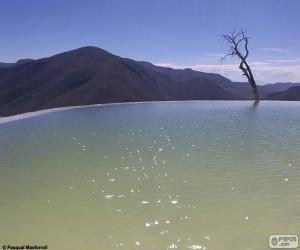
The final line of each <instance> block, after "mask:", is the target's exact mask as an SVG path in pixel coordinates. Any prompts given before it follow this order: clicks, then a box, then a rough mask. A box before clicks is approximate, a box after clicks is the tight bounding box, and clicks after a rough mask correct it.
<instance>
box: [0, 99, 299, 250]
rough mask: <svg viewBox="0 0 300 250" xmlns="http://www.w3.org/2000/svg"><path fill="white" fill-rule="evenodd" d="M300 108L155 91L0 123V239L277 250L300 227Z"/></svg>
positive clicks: (53, 244) (71, 245)
mask: <svg viewBox="0 0 300 250" xmlns="http://www.w3.org/2000/svg"><path fill="white" fill-rule="evenodd" d="M299 110H300V103H297V102H261V103H260V104H259V105H258V106H253V104H252V103H251V102H237V101H235V102H222V101H215V102H213V101H192V102H155V103H144V104H128V105H113V106H103V107H88V108H81V109H72V110H65V111H59V112H52V113H46V114H42V115H39V116H34V117H30V118H26V119H21V120H17V121H12V122H8V123H3V124H0V171H1V172H0V222H1V223H0V244H48V246H49V249H62V250H65V249H72V250H77V249H78V250H79V249H80V250H82V249H105V250H110V249H126V250H127V249H128V250H129V249H130V250H131V249H145V250H148V249H149V250H150V249H151V250H156V249H157V250H161V249H174V248H177V249H212V250H217V249H225V250H226V249H228V250H232V249H251V250H254V249H255V250H256V249H257V250H261V249H268V237H269V235H271V234H279V233H281V234H300V209H299V208H300V163H299V162H300V153H299V151H300V150H299V149H300V126H299V124H300V112H299Z"/></svg>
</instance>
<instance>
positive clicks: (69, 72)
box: [0, 47, 238, 116]
mask: <svg viewBox="0 0 300 250" xmlns="http://www.w3.org/2000/svg"><path fill="white" fill-rule="evenodd" d="M214 78H220V79H226V78H224V77H222V76H220V75H215V74H209V73H202V72H197V71H193V70H191V69H186V70H175V69H170V68H163V67H158V66H155V65H153V64H151V63H147V62H137V61H134V60H131V59H127V58H122V57H119V56H115V55H113V54H110V53H109V52H107V51H105V50H102V49H99V48H96V47H83V48H79V49H76V50H72V51H68V52H64V53H61V54H58V55H54V56H52V57H48V58H43V59H39V60H29V61H25V62H23V63H21V64H20V63H16V64H14V65H11V66H10V67H2V68H0V116H7V115H13V114H18V113H24V112H28V111H34V110H39V109H46V108H53V107H61V106H71V105H85V104H95V103H111V102H132V101H153V100H191V99H209V100H228V99H237V98H238V97H236V96H234V95H232V94H230V93H228V92H227V91H226V90H223V89H222V88H221V87H220V86H218V84H217V83H216V81H215V80H214Z"/></svg>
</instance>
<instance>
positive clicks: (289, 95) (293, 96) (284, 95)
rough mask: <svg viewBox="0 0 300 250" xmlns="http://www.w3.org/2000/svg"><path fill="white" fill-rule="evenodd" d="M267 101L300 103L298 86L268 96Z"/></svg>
mask: <svg viewBox="0 0 300 250" xmlns="http://www.w3.org/2000/svg"><path fill="white" fill-rule="evenodd" d="M266 99H268V100H288V101H300V86H297V87H291V88H288V89H287V90H285V91H281V92H276V93H273V94H271V95H269V96H268V97H267V98H266Z"/></svg>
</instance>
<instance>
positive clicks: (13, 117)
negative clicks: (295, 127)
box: [0, 100, 297, 125]
mask: <svg viewBox="0 0 300 250" xmlns="http://www.w3.org/2000/svg"><path fill="white" fill-rule="evenodd" d="M228 101H230V102H251V103H253V102H254V101H253V100H176V101H144V102H114V103H99V104H87V105H78V106H64V107H58V108H49V109H42V110H37V111H31V112H26V113H22V114H17V115H11V116H2V117H1V116H0V125H1V124H4V123H8V122H13V121H18V120H23V119H26V118H31V117H35V116H39V115H43V114H48V113H53V112H60V111H65V110H70V109H81V108H92V107H102V106H103V107H105V106H116V105H133V104H151V103H160V102H168V103H169V102H228ZM262 101H263V102H286V101H280V100H262ZM262 101H261V102H262ZM291 102H293V101H291ZM294 102H297V101H294Z"/></svg>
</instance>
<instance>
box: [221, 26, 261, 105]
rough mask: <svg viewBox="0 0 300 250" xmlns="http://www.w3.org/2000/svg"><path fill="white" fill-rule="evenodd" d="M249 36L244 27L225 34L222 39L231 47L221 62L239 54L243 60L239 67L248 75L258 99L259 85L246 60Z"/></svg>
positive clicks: (255, 96)
mask: <svg viewBox="0 0 300 250" xmlns="http://www.w3.org/2000/svg"><path fill="white" fill-rule="evenodd" d="M249 38H250V37H248V36H246V32H245V31H244V30H243V29H241V30H240V31H239V32H235V31H234V32H231V33H229V34H228V35H226V34H223V35H222V39H223V41H224V42H226V43H227V45H228V47H229V49H228V51H227V53H226V54H225V56H224V57H222V58H221V60H220V62H221V63H222V61H224V60H226V59H227V57H234V56H237V57H238V58H239V59H240V60H241V62H240V65H239V68H240V70H242V72H243V75H245V76H246V77H247V80H248V82H249V84H250V85H251V87H252V90H253V95H254V98H255V99H256V100H257V101H258V100H259V99H260V98H259V94H258V91H257V86H256V83H255V80H254V77H253V74H252V71H251V68H250V66H249V64H248V63H247V61H246V59H247V58H248V55H249V49H248V42H249ZM242 45H244V46H243V50H242V49H241V46H242Z"/></svg>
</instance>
